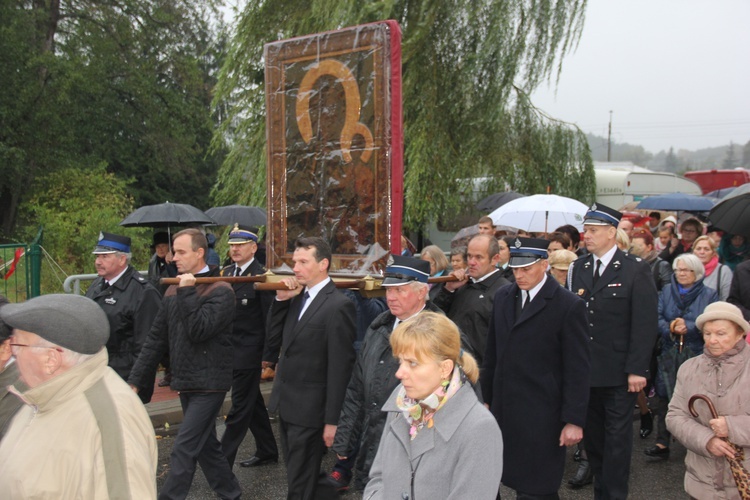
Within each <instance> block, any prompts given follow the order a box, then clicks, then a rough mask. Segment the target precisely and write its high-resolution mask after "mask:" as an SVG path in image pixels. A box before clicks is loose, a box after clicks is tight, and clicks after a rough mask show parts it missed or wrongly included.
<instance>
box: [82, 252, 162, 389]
mask: <svg viewBox="0 0 750 500" xmlns="http://www.w3.org/2000/svg"><path fill="white" fill-rule="evenodd" d="M103 284H104V278H101V277H99V278H96V279H95V280H94V282H93V283H91V286H89V288H88V290H86V297H88V298H90V299H92V300H93V301H94V302H96V303H97V304H99V307H101V308H102V310H103V311H104V314H106V315H107V319H108V320H109V340H107V355H108V356H109V363H108V364H109V366H110V367H111V368H112V369H113V370H114V371H116V372H117V374H118V375H119V376H121V377H122V378H123V380H127V379H128V377H129V376H130V370H131V369H132V368H133V365H134V364H135V361H136V360H137V359H138V356H139V354H140V353H141V348H142V347H143V344H144V342H145V341H146V337H147V336H148V332H149V330H150V329H151V325H152V324H153V322H154V319H155V318H156V315H157V313H158V312H159V307H160V306H161V295H160V294H159V292H158V291H157V290H156V288H154V287H153V286H152V285H151V284H150V283H149V282H148V280H146V279H145V278H144V277H143V276H141V274H140V273H139V272H138V271H136V270H135V269H134V268H133V267H132V266H128V267H127V269H126V270H125V273H124V274H123V275H122V276H120V279H118V280H117V281H116V282H115V283H114V284H113V285H112V286H110V287H107V288H106V289H104V290H102V285H103ZM153 375H154V376H156V373H155V372H154V373H153ZM152 392H153V384H151V386H150V387H144V391H143V392H142V393H141V392H139V393H138V395H139V396H140V397H141V400H142V401H143V402H144V403H148V402H149V401H150V400H151V394H152Z"/></svg>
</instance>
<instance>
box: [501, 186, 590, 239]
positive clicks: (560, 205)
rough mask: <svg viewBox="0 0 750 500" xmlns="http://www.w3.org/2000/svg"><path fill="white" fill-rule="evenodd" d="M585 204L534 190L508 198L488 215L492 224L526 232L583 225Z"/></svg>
mask: <svg viewBox="0 0 750 500" xmlns="http://www.w3.org/2000/svg"><path fill="white" fill-rule="evenodd" d="M587 211H588V207H587V206H586V205H584V204H583V203H581V202H580V201H576V200H574V199H572V198H566V197H564V196H557V195H555V194H535V195H533V196H526V197H525V198H518V199H517V200H513V201H509V202H508V203H506V204H505V205H503V206H501V207H499V208H497V209H496V210H494V211H493V212H492V213H491V214H490V215H489V216H490V217H491V218H492V222H494V223H495V225H496V226H498V225H502V226H510V227H517V228H518V229H523V230H524V231H529V232H534V233H538V232H545V233H547V232H549V231H554V230H555V229H557V228H558V227H560V226H564V225H566V224H570V225H572V226H575V227H576V229H578V230H582V229H583V216H584V215H586V212H587Z"/></svg>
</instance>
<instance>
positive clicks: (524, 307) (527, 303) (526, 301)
mask: <svg viewBox="0 0 750 500" xmlns="http://www.w3.org/2000/svg"><path fill="white" fill-rule="evenodd" d="M529 302H531V294H530V293H529V292H526V300H524V301H523V309H526V306H528V305H529Z"/></svg>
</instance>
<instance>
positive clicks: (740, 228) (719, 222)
mask: <svg viewBox="0 0 750 500" xmlns="http://www.w3.org/2000/svg"><path fill="white" fill-rule="evenodd" d="M708 220H710V221H711V223H712V224H713V225H714V226H716V227H718V228H719V229H723V230H724V231H726V232H728V233H732V234H739V235H742V236H745V237H750V184H743V185H742V186H740V187H738V188H736V189H735V190H734V191H732V192H731V193H730V194H728V195H727V196H725V197H724V198H723V199H722V200H721V201H720V202H719V203H717V204H716V205H715V206H714V207H713V208H712V209H711V212H710V213H709V214H708Z"/></svg>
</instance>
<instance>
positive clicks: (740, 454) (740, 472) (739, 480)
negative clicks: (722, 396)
mask: <svg viewBox="0 0 750 500" xmlns="http://www.w3.org/2000/svg"><path fill="white" fill-rule="evenodd" d="M699 399H700V400H703V402H705V403H706V404H707V405H708V409H709V411H710V412H711V418H719V413H718V412H717V411H716V407H715V406H714V403H713V401H711V399H710V398H709V397H708V396H706V395H705V394H696V395H694V396H692V397H691V398H690V399H689V400H688V409H689V410H690V414H691V415H692V416H693V417H695V418H698V412H697V411H696V410H695V407H694V405H695V402H696V401H697V400H699ZM721 439H723V440H724V441H726V442H727V443H729V445H730V446H731V447H732V448H734V451H735V456H734V458H729V457H727V462H729V469H730V470H731V471H732V477H733V478H734V482H735V483H736V484H737V490H738V491H739V493H740V498H741V499H742V500H750V491H748V489H747V485H748V481H750V472H748V470H747V469H746V468H745V466H744V464H743V462H744V461H745V450H743V449H742V446H737V445H736V444H734V443H732V442H731V441H730V440H729V439H727V438H721Z"/></svg>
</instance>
